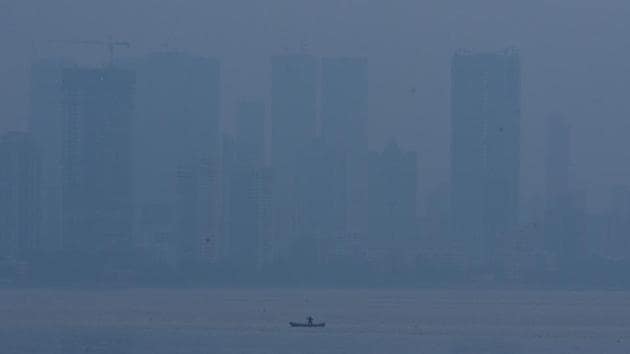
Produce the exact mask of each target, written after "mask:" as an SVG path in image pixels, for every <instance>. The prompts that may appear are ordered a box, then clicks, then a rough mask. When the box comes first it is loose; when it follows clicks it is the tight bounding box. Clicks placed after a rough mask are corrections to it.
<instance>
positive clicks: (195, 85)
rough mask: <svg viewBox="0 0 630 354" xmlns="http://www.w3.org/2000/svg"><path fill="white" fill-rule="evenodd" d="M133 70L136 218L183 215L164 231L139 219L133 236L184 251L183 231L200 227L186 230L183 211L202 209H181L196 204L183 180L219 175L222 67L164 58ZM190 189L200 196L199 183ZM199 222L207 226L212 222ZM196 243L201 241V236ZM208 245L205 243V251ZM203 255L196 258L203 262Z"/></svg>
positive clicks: (139, 62)
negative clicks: (147, 214) (155, 211)
mask: <svg viewBox="0 0 630 354" xmlns="http://www.w3.org/2000/svg"><path fill="white" fill-rule="evenodd" d="M128 66H129V67H130V68H133V70H135V71H136V77H137V79H136V110H135V111H136V112H135V115H134V122H133V141H134V158H133V166H134V173H133V176H134V184H135V203H134V204H135V209H136V211H137V213H136V214H137V215H143V214H145V209H147V210H153V209H155V208H156V207H157V208H159V209H161V210H175V211H176V212H175V213H174V214H177V215H179V216H177V215H174V217H173V218H172V219H171V220H172V224H170V225H166V224H164V225H162V226H161V227H160V230H162V231H158V230H156V229H155V227H154V226H153V225H150V224H145V223H144V222H143V219H140V218H138V219H137V220H136V225H135V230H134V232H135V233H136V234H137V235H138V236H139V238H142V239H144V240H146V241H147V243H148V244H151V243H153V242H156V243H166V244H167V245H170V247H172V249H173V250H175V251H176V250H179V251H182V242H183V241H182V240H180V239H179V238H181V237H184V236H182V235H184V234H186V233H185V232H184V233H182V232H183V230H182V228H185V229H186V228H188V229H191V228H192V229H194V230H198V226H199V225H198V224H196V223H195V224H191V225H183V224H182V223H184V222H185V220H187V217H186V216H184V215H183V214H181V210H182V209H180V208H183V209H186V210H188V209H189V208H192V209H194V210H197V211H198V207H200V206H201V205H197V204H194V205H192V204H191V205H187V206H186V205H181V203H183V202H184V201H185V200H188V201H190V202H191V203H192V200H191V199H187V198H188V197H185V196H186V195H187V194H186V193H184V190H186V188H184V187H183V185H186V182H185V180H186V178H185V177H184V176H192V175H195V176H197V175H198V174H199V173H202V172H200V169H203V167H202V166H203V165H204V164H207V163H209V164H210V165H212V168H211V170H213V172H211V173H210V172H209V173H210V174H211V175H212V174H216V173H217V172H216V171H214V170H215V169H216V168H217V161H218V151H219V123H220V110H221V104H220V100H221V97H220V95H221V89H220V86H221V78H220V75H221V73H220V71H221V68H220V63H219V61H218V60H216V59H213V58H204V57H197V56H193V55H188V54H185V53H178V52H163V53H154V54H150V55H148V56H146V57H142V58H139V59H136V60H134V61H132V62H130V63H129V64H128ZM204 161H206V162H207V163H206V162H204ZM205 176H206V177H204V179H205V180H207V179H210V181H214V182H212V183H218V182H216V180H214V179H213V178H218V177H217V176H214V175H213V177H211V176H209V175H208V174H207V173H206V174H205ZM200 178H201V177H200ZM182 184H183V185H182ZM211 187H212V188H215V187H216V186H211ZM182 188H184V189H183V190H182ZM191 188H192V190H191V191H189V192H190V193H200V191H199V189H198V186H197V184H196V183H195V184H194V185H193V186H192V187H191ZM209 188H210V187H209ZM216 192H217V191H216V190H215V191H214V192H213V193H216ZM182 193H184V194H182ZM189 197H195V198H199V197H201V196H198V195H197V196H189ZM214 212H215V213H216V210H215V211H214ZM200 217H201V218H202V220H203V219H207V220H210V219H211V218H212V217H211V216H209V215H208V216H202V215H200ZM167 234H168V235H167ZM194 234H196V235H197V233H196V232H194ZM189 236H190V235H189ZM215 236H216V234H214V236H213V237H215ZM190 237H192V236H190ZM195 237H196V238H198V239H199V240H201V239H202V237H201V236H199V235H197V236H195ZM206 238H207V237H203V239H204V240H205V239H206ZM152 240H153V241H152ZM208 244H209V242H205V241H204V245H208ZM199 246H200V243H199V242H195V247H199ZM215 246H216V245H215ZM167 247H168V246H167ZM190 247H192V246H190ZM213 247H214V246H213ZM184 248H185V247H184ZM186 252H187V253H190V252H192V250H188V251H186ZM199 252H200V250H197V251H196V252H193V253H194V254H196V255H198V256H200V253H199ZM181 256H182V255H181V254H180V257H181ZM195 257H197V256H195Z"/></svg>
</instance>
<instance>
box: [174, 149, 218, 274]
mask: <svg viewBox="0 0 630 354" xmlns="http://www.w3.org/2000/svg"><path fill="white" fill-rule="evenodd" d="M219 171H220V168H219V164H218V163H217V160H216V159H214V158H202V159H200V160H199V161H198V162H197V163H196V164H191V163H186V164H181V165H180V166H179V167H178V172H177V181H176V187H177V189H176V192H177V195H176V201H175V208H176V216H175V222H176V225H175V227H174V230H175V236H174V237H173V238H172V241H171V242H172V245H173V247H174V249H175V250H176V254H177V259H178V261H179V264H201V263H215V262H217V261H218V260H219V259H220V257H221V243H222V241H223V240H222V239H221V237H220V231H221V230H220V226H221V225H220V218H221V214H220V209H221V192H220V173H219Z"/></svg>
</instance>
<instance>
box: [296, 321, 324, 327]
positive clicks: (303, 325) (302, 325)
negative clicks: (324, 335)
mask: <svg viewBox="0 0 630 354" xmlns="http://www.w3.org/2000/svg"><path fill="white" fill-rule="evenodd" d="M289 325H291V327H306V328H311V327H326V322H320V323H299V322H289Z"/></svg>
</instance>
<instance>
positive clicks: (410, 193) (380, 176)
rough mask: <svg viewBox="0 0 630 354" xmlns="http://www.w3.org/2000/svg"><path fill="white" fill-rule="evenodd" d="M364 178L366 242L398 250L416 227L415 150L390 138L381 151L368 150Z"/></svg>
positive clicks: (416, 174) (414, 232)
mask: <svg viewBox="0 0 630 354" xmlns="http://www.w3.org/2000/svg"><path fill="white" fill-rule="evenodd" d="M368 181H369V183H368V186H369V189H368V200H369V209H368V210H369V213H368V225H369V230H370V242H371V243H372V244H373V245H375V246H376V247H378V248H384V249H394V250H400V247H401V246H402V245H405V244H407V243H406V242H408V241H410V240H411V239H413V238H414V237H415V236H416V231H417V228H416V222H417V191H418V187H417V184H418V164H417V156H416V153H415V152H405V151H403V150H402V149H401V148H400V146H399V145H398V143H396V142H395V141H390V142H389V143H388V144H387V146H386V147H385V149H384V150H383V152H382V153H376V152H373V153H371V154H370V160H369V175H368Z"/></svg>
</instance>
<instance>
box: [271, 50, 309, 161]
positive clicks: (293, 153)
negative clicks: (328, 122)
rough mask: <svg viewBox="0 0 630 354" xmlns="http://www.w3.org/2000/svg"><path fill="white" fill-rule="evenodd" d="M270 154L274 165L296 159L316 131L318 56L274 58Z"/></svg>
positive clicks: (272, 68)
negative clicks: (316, 57)
mask: <svg viewBox="0 0 630 354" xmlns="http://www.w3.org/2000/svg"><path fill="white" fill-rule="evenodd" d="M271 121H272V135H271V149H272V151H271V153H272V155H271V157H272V165H273V167H274V168H279V169H283V168H284V167H285V166H287V165H291V164H293V163H294V162H295V160H296V158H297V156H298V154H299V153H300V152H301V151H302V150H303V149H304V148H305V147H306V146H308V144H309V143H310V142H311V141H312V140H313V138H315V136H316V134H317V60H316V59H315V58H314V57H312V56H309V55H284V56H276V57H273V58H272V60H271Z"/></svg>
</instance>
